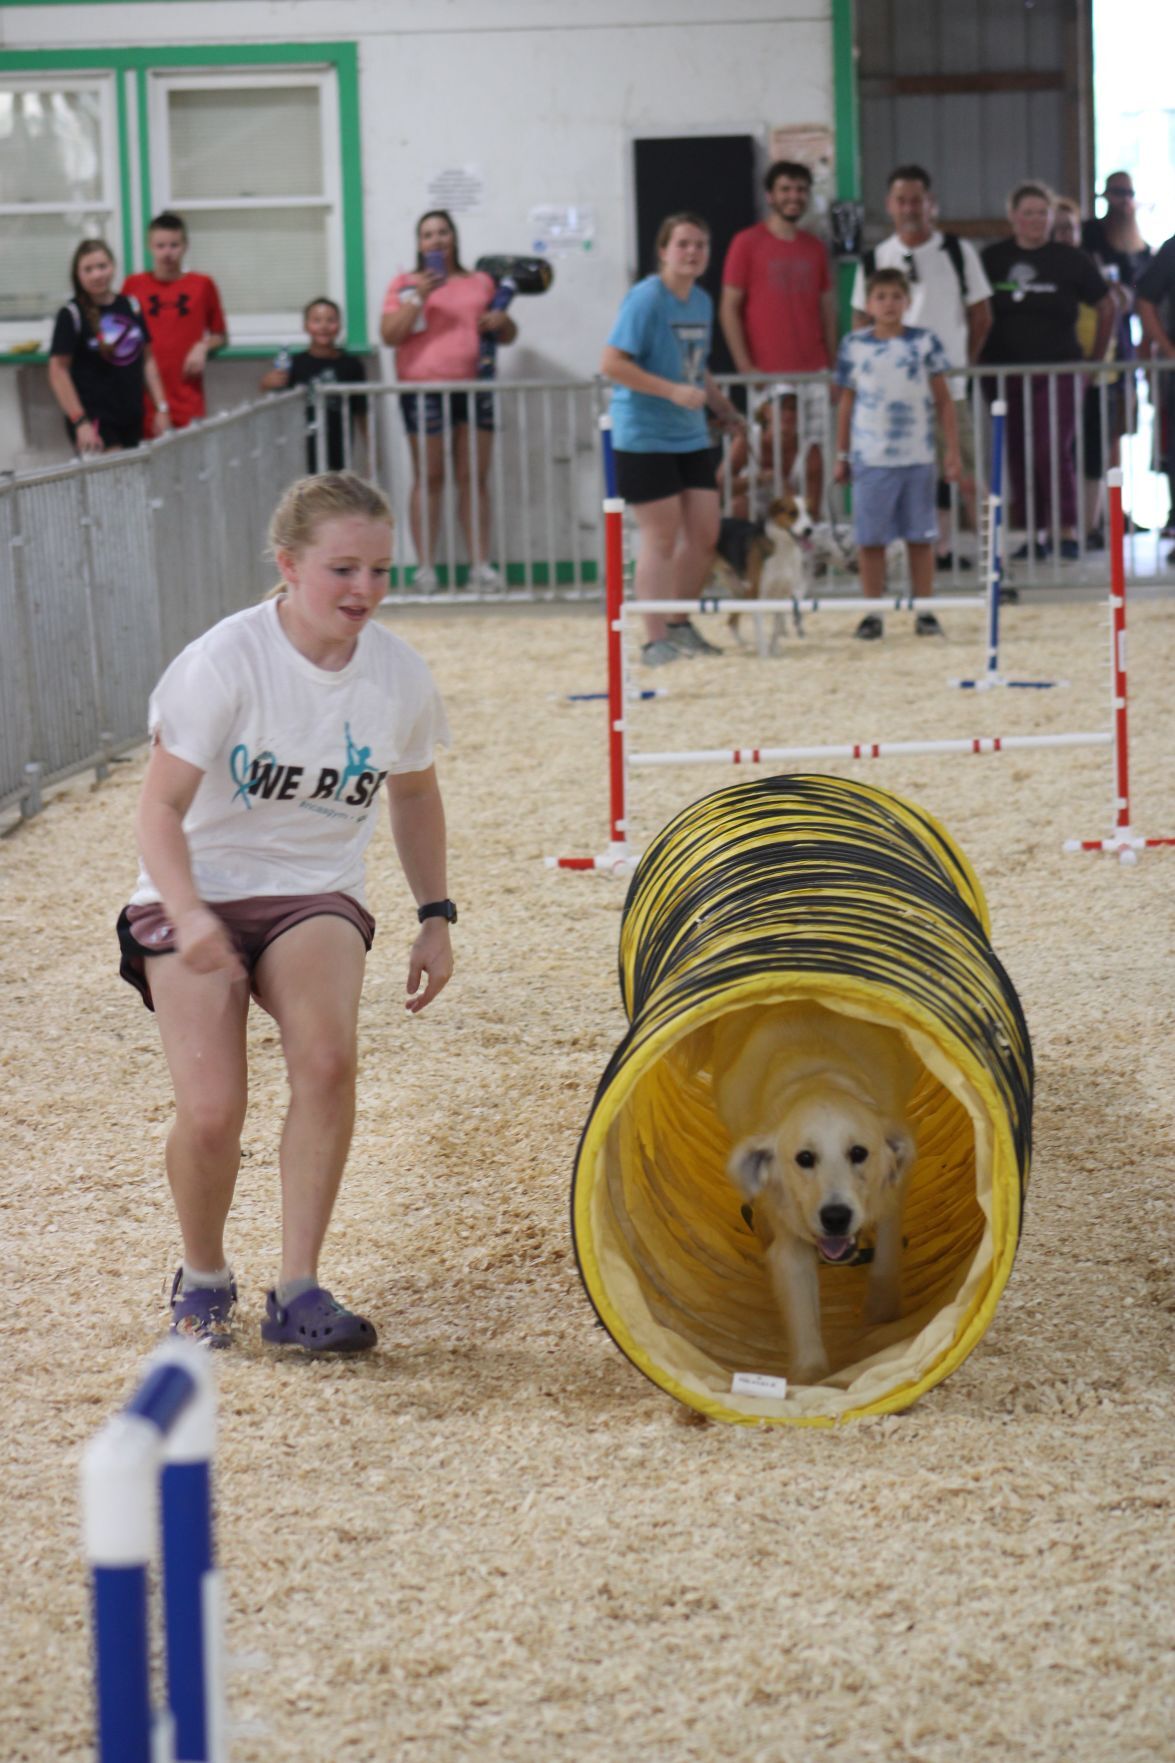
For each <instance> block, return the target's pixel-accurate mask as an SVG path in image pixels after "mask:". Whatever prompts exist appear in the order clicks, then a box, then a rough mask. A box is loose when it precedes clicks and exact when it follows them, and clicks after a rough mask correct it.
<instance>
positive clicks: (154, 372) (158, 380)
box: [143, 343, 171, 435]
mask: <svg viewBox="0 0 1175 1763" xmlns="http://www.w3.org/2000/svg"><path fill="white" fill-rule="evenodd" d="M143 377H144V378H145V380H146V381H147V390H148V391H149V392H150V394H151V402H152V404H154V406H155V433H156V434H157V435H162V434H166V432H167V430H168V429H169V428H170V427H171V416H170V414H169V412H168V408H167V393H166V392H165V391H164V390H163V379H162V376H161V375H160V372H159V363H158V362H157V361H156V359H155V351H154V350H153V349H152V347H151V345H150V343H148V344H147V347H146V348H145V349H144V350H143Z"/></svg>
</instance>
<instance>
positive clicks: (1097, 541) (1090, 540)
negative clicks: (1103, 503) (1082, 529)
mask: <svg viewBox="0 0 1175 1763" xmlns="http://www.w3.org/2000/svg"><path fill="white" fill-rule="evenodd" d="M1105 548H1106V535H1105V533H1104V532H1103V531H1102V529H1101V527H1100V526H1095V527H1094V529H1093V531H1092V532H1088V533H1086V535H1085V549H1086V550H1087V551H1104V550H1105Z"/></svg>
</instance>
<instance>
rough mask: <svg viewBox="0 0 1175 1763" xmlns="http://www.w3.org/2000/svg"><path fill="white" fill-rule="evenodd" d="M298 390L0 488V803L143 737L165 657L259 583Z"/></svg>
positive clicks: (285, 475)
mask: <svg viewBox="0 0 1175 1763" xmlns="http://www.w3.org/2000/svg"><path fill="white" fill-rule="evenodd" d="M304 409H305V406H304V400H303V399H302V396H301V394H300V393H290V394H288V395H286V396H284V397H279V398H275V399H269V400H266V401H265V403H263V404H260V405H250V406H247V407H246V408H245V409H243V410H241V411H237V412H233V413H231V414H230V415H227V416H223V417H213V418H211V419H210V420H209V421H208V422H206V423H201V424H199V425H198V426H196V427H193V428H191V429H187V430H184V431H183V432H182V433H180V434H176V435H173V436H169V437H167V438H166V439H165V440H163V441H160V442H157V443H155V444H154V445H152V446H149V447H143V448H139V449H136V450H135V451H134V452H128V453H123V454H107V455H105V456H104V457H102V458H99V459H92V460H87V461H85V462H82V461H78V462H76V463H74V464H73V465H68V466H62V467H58V468H55V469H53V470H51V471H47V472H39V473H29V474H27V475H26V476H24V477H17V478H14V479H13V480H11V481H10V482H8V483H7V484H3V485H0V807H11V806H12V805H13V804H14V803H19V804H20V806H21V809H22V812H25V813H34V812H36V809H37V807H38V806H39V800H40V798H39V788H40V784H41V783H42V782H44V783H51V782H53V781H54V780H56V779H60V778H63V777H67V776H69V775H70V774H71V773H72V772H75V771H78V770H81V769H84V768H85V767H87V766H90V765H93V766H94V767H95V769H96V770H98V771H99V772H101V771H102V770H103V769H104V768H105V764H106V761H107V760H108V758H109V757H110V755H111V753H112V752H113V751H116V750H117V749H118V748H119V747H127V746H131V745H134V744H135V743H136V742H138V741H140V740H142V739H143V737H144V735H145V733H146V717H147V701H148V698H149V696H150V692H151V688H152V686H153V685H154V684H155V681H156V680H157V679H158V677H159V675H160V673H161V672H162V670H163V668H164V667H165V666H166V664H167V662H168V661H170V660H171V659H172V657H173V656H175V655H177V654H178V653H179V651H180V650H181V649H182V648H183V647H184V646H185V645H186V644H187V643H189V642H191V641H192V640H193V638H195V637H197V636H199V635H200V634H201V632H203V631H205V630H207V629H208V627H209V626H210V625H212V624H214V623H215V622H216V621H217V619H219V618H223V617H225V616H226V615H227V614H228V613H230V612H235V611H237V610H238V609H239V608H241V607H244V606H248V605H251V604H252V603H253V602H255V601H256V600H257V599H259V598H260V596H261V594H262V592H263V591H264V589H265V588H266V587H268V586H269V585H270V584H271V582H272V580H273V575H272V565H271V564H269V563H267V562H266V560H265V556H264V550H265V537H266V528H267V523H268V520H269V517H270V514H271V513H272V511H273V507H274V505H275V503H276V502H277V501H278V499H279V497H280V496H281V493H282V491H283V490H284V489H285V488H286V486H287V485H288V484H289V483H290V482H291V481H292V480H293V479H294V478H296V477H298V476H301V475H302V473H303V472H304V471H305V458H306V455H305V419H304Z"/></svg>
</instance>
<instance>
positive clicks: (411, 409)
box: [400, 392, 494, 435]
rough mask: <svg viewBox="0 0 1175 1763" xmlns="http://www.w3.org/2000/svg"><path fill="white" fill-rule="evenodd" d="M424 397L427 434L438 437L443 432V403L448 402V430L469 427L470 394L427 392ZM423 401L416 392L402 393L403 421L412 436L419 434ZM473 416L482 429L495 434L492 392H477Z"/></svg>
mask: <svg viewBox="0 0 1175 1763" xmlns="http://www.w3.org/2000/svg"><path fill="white" fill-rule="evenodd" d="M423 398H424V432H425V434H426V435H439V434H442V433H443V432H444V427H445V412H444V401H445V400H446V399H448V403H449V427H450V428H458V427H459V426H460V425H461V424H465V425H466V427H468V424H469V393H468V392H425V393H424V394H423ZM420 399H421V394H420V393H417V392H401V394H400V415H401V416H402V417H403V418H404V427H405V428H406V429H407V430H408V433H409V434H410V435H415V434H418V433H419V432H420ZM473 416H474V421H475V422H476V423H477V426H478V428H479V429H483V430H485V431H487V432H488V433H490V434H492V433H493V431H494V396H493V393H492V392H475V393H474V394H473Z"/></svg>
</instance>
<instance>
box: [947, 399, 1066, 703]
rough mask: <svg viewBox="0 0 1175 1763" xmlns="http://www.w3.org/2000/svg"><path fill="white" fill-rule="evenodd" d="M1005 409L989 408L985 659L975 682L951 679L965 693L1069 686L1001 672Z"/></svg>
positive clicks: (999, 406) (984, 535) (997, 405)
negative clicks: (989, 463)
mask: <svg viewBox="0 0 1175 1763" xmlns="http://www.w3.org/2000/svg"><path fill="white" fill-rule="evenodd" d="M1007 414H1008V406H1007V405H1006V404H1005V403H1004V402H1003V400H1002V399H999V398H997V399H996V401H995V403H994V404H993V405H992V407H991V428H992V435H991V473H990V479H989V491H988V497H987V515H986V519H985V521H984V525H983V531H982V544H981V547H980V551H981V563H982V566H983V574H984V580H985V582H986V584H987V658H986V663H985V666H984V671H983V672H982V673H981V674H980V675H979V677H978V678H977V679H952V680H948V681H947V684H948V685H951V686H958V687H961V688H962V690H964V691H972V692H990V691H994V690H995V689H996V688H997V687H1000V686H1010V687H1013V688H1019V689H1020V690H1021V691H1029V692H1047V691H1050V690H1051V689H1052V688H1053V687H1054V686H1065V685H1068V683H1069V682H1068V680H1063V679H1008V678H1007V677H1006V675H1004V674H1002V673H1001V672H1000V597H1001V594H1002V592H1003V586H1004V423H1005V420H1006V418H1007Z"/></svg>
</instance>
